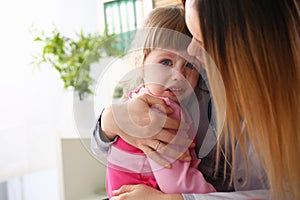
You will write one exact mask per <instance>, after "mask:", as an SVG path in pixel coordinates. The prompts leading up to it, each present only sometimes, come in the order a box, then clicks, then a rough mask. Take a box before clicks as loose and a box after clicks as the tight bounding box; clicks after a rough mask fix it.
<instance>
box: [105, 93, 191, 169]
mask: <svg viewBox="0 0 300 200" xmlns="http://www.w3.org/2000/svg"><path fill="white" fill-rule="evenodd" d="M151 108H155V109H158V110H160V111H161V112H163V113H165V115H164V114H162V113H158V112H155V111H153V109H151ZM170 113H172V109H171V108H169V107H168V106H167V105H166V104H165V102H164V101H163V100H161V99H159V98H155V97H153V96H150V95H148V94H143V95H141V96H139V97H136V98H134V99H130V100H128V102H126V103H124V104H114V105H112V106H111V107H109V108H107V109H105V111H104V113H103V115H102V118H101V127H102V130H103V131H104V132H105V133H106V135H107V137H108V138H110V139H113V138H114V137H115V136H117V135H119V136H120V137H121V138H122V139H124V140H125V141H126V142H127V143H129V144H131V145H133V146H135V147H137V148H139V149H141V150H142V151H143V152H144V153H145V154H146V155H147V156H149V157H150V158H151V159H153V160H155V161H156V162H157V163H159V164H160V165H162V166H166V167H171V164H170V163H169V162H168V161H167V160H165V159H163V158H162V157H161V156H160V155H159V154H158V153H157V152H159V153H161V154H163V155H166V156H169V157H172V158H175V159H177V158H178V159H179V160H182V161H190V160H191V157H190V155H189V154H188V153H187V152H180V151H177V150H175V149H172V148H170V147H169V146H168V144H169V143H170V142H171V141H172V144H177V145H180V146H185V147H189V146H191V145H194V144H193V141H192V140H191V139H189V138H185V137H179V136H176V135H174V134H172V133H170V132H168V131H166V130H165V128H169V129H174V130H178V129H179V128H180V129H184V128H187V127H185V126H186V125H185V124H183V123H180V122H179V121H177V120H175V119H173V118H169V117H167V116H166V114H170Z"/></svg>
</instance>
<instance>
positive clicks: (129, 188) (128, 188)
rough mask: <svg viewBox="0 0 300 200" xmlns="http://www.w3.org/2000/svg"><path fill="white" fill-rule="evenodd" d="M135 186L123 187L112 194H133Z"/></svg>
mask: <svg viewBox="0 0 300 200" xmlns="http://www.w3.org/2000/svg"><path fill="white" fill-rule="evenodd" d="M133 187H134V185H123V186H122V187H120V188H119V189H117V190H114V191H113V192H112V193H113V195H114V196H119V195H121V194H124V193H127V192H131V191H132V190H133Z"/></svg>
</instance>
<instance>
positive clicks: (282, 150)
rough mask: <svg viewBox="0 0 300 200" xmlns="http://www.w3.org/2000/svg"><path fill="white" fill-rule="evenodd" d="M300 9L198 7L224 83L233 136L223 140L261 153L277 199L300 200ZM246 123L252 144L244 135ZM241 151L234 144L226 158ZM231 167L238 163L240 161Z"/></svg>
mask: <svg viewBox="0 0 300 200" xmlns="http://www.w3.org/2000/svg"><path fill="white" fill-rule="evenodd" d="M183 2H184V1H183ZM299 8H300V2H299V1H298V0H272V1H267V0H242V1H240V0H197V1H195V7H194V8H193V9H197V10H198V15H199V19H200V28H201V32H202V36H203V45H204V48H205V50H206V51H207V52H208V54H209V55H210V56H211V57H212V59H213V60H214V62H215V63H216V65H217V67H218V70H219V71H220V73H221V75H222V78H223V81H224V86H225V90H226V103H227V108H226V109H227V110H226V113H227V116H226V125H225V128H224V130H229V131H224V132H223V134H222V137H223V138H225V140H226V141H237V142H238V143H239V144H240V145H242V147H243V148H244V149H245V148H246V144H247V143H248V144H249V143H250V144H252V145H253V146H254V148H255V150H256V152H257V153H258V156H259V158H260V161H261V163H262V165H263V166H264V169H265V171H266V173H267V176H268V180H269V184H270V189H271V193H272V197H271V198H272V199H300V190H299V188H300V169H299V162H300V128H299V127H300V126H299V122H300V96H299V94H300V80H299V79H300V15H299ZM195 26H199V24H195ZM207 73H208V76H210V71H209V68H208V69H207ZM209 81H210V83H211V90H212V95H213V97H214V98H215V99H218V91H217V87H216V86H214V84H213V80H210V79H209ZM216 108H217V109H218V105H216ZM241 122H245V123H244V124H245V132H247V137H245V135H243V134H242V133H241V131H237V130H242V123H241ZM234 149H235V143H234V142H233V143H232V144H231V147H228V148H227V149H225V152H230V151H234ZM245 152H246V151H245ZM227 156H228V155H227ZM229 160H232V164H235V157H234V154H232V155H231V158H230V159H229ZM233 175H234V172H233Z"/></svg>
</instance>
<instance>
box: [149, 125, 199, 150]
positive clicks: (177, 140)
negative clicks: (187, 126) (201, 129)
mask: <svg viewBox="0 0 300 200" xmlns="http://www.w3.org/2000/svg"><path fill="white" fill-rule="evenodd" d="M152 138H153V139H156V140H159V141H162V142H164V143H171V144H174V145H179V146H182V147H189V146H190V145H191V144H192V143H193V140H192V139H190V138H188V137H184V136H180V135H176V134H173V133H171V132H169V131H167V130H165V129H162V130H161V131H160V132H159V133H158V134H156V135H155V136H153V137H152Z"/></svg>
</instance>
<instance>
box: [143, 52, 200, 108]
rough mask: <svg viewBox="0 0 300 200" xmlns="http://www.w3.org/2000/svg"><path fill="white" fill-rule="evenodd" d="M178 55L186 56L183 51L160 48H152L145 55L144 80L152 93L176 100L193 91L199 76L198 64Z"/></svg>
mask: <svg viewBox="0 0 300 200" xmlns="http://www.w3.org/2000/svg"><path fill="white" fill-rule="evenodd" d="M180 55H182V56H183V57H185V58H188V56H187V53H186V52H184V51H182V52H176V53H175V52H174V51H173V52H171V51H166V50H160V49H154V50H152V51H151V52H150V54H149V55H148V56H147V57H146V59H145V61H144V81H145V87H146V88H147V89H149V90H150V92H151V93H152V94H154V95H157V96H164V97H169V98H170V99H172V100H174V101H176V102H178V101H181V100H183V99H184V98H186V97H188V96H190V95H191V94H192V93H193V91H194V88H195V87H196V85H197V82H198V78H199V72H198V66H199V65H198V66H197V65H195V64H193V62H189V61H187V60H186V59H184V58H183V57H181V56H180ZM189 58H190V57H189ZM194 60H195V59H194Z"/></svg>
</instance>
